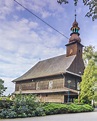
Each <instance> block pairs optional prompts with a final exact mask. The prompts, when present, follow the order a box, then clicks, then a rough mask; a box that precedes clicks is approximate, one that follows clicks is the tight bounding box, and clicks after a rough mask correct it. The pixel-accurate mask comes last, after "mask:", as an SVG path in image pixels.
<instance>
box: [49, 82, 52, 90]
mask: <svg viewBox="0 0 97 121" xmlns="http://www.w3.org/2000/svg"><path fill="white" fill-rule="evenodd" d="M52 88H53V81H49V89H52Z"/></svg>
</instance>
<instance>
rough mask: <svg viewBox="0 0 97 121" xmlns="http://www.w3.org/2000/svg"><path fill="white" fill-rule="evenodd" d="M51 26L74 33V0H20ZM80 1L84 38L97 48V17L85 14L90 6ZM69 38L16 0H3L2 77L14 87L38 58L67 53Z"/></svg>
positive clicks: (0, 1) (0, 34)
mask: <svg viewBox="0 0 97 121" xmlns="http://www.w3.org/2000/svg"><path fill="white" fill-rule="evenodd" d="M17 1H18V2H20V3H21V4H22V5H24V6H25V7H27V8H28V9H29V10H31V11H32V12H33V13H35V14H36V15H37V16H39V17H40V18H42V19H43V20H44V21H46V22H47V23H49V24H50V25H51V26H53V27H54V28H56V29H57V30H59V31H60V32H62V33H63V34H64V35H66V36H67V37H68V38H69V37H70V33H71V31H70V28H71V26H72V23H73V22H74V14H75V13H74V11H75V7H74V4H73V0H69V2H71V3H69V4H67V5H64V4H62V5H60V4H58V3H57V0H42V1H40V0H17ZM81 1H82V0H80V1H79V3H78V6H77V7H76V11H77V22H78V23H79V27H80V31H79V33H80V37H81V42H82V44H83V45H84V46H88V45H93V46H95V50H97V20H95V21H92V18H87V17H85V14H86V13H87V12H88V7H86V6H84V4H83V3H82V2H81ZM67 43H68V39H67V38H65V37H63V36H62V35H60V34H59V33H57V32H56V31H54V30H53V29H51V28H50V27H48V26H47V25H45V24H44V23H42V22H41V21H40V20H39V19H37V18H36V17H35V16H33V15H31V14H30V13H28V12H27V11H26V10H24V9H23V8H22V7H21V6H19V5H18V4H17V3H15V2H14V0H0V78H1V79H3V80H5V86H7V87H8V89H7V92H6V94H9V93H12V92H13V91H14V84H13V83H12V82H11V81H12V80H13V79H15V78H17V77H19V76H21V75H22V74H24V73H25V72H26V71H27V70H29V69H30V68H31V67H32V66H33V65H35V64H36V63H37V62H38V61H40V60H44V59H47V58H50V57H54V56H57V55H61V54H65V53H66V48H65V44H67Z"/></svg>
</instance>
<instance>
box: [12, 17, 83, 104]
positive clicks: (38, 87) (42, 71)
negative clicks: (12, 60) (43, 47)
mask: <svg viewBox="0 0 97 121" xmlns="http://www.w3.org/2000/svg"><path fill="white" fill-rule="evenodd" d="M79 29H80V28H79V27H78V23H77V22H76V19H75V21H74V23H73V25H72V27H71V31H72V33H71V34H70V36H71V37H70V39H69V42H68V44H66V54H64V55H60V56H57V57H53V58H49V59H46V60H42V61H39V62H38V63H37V64H36V65H35V66H33V67H32V68H31V69H30V70H29V71H28V72H26V73H25V74H23V75H22V76H20V77H19V78H17V79H15V80H13V82H14V83H15V92H14V94H20V93H21V94H36V95H37V97H38V99H39V100H40V101H41V102H59V103H65V102H68V101H72V102H73V100H74V98H77V97H78V90H77V89H78V84H79V83H80V82H81V75H82V74H83V71H84V62H83V59H82V48H83V45H82V44H81V39H80V37H79V33H78V32H79Z"/></svg>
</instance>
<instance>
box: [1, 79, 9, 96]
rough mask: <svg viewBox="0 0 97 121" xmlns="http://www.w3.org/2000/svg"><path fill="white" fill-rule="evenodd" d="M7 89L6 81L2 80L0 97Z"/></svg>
mask: <svg viewBox="0 0 97 121" xmlns="http://www.w3.org/2000/svg"><path fill="white" fill-rule="evenodd" d="M6 89H7V87H4V80H2V79H0V96H2V95H3V92H4V91H5V90H6Z"/></svg>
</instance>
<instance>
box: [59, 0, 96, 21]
mask: <svg viewBox="0 0 97 121" xmlns="http://www.w3.org/2000/svg"><path fill="white" fill-rule="evenodd" d="M57 2H58V3H60V4H62V3H65V4H67V3H69V0H57ZM70 2H71V1H70ZM77 3H78V0H74V5H75V6H76V5H77ZM83 3H84V5H86V6H88V7H89V12H87V14H86V16H87V17H92V20H95V19H97V1H96V0H83Z"/></svg>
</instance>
